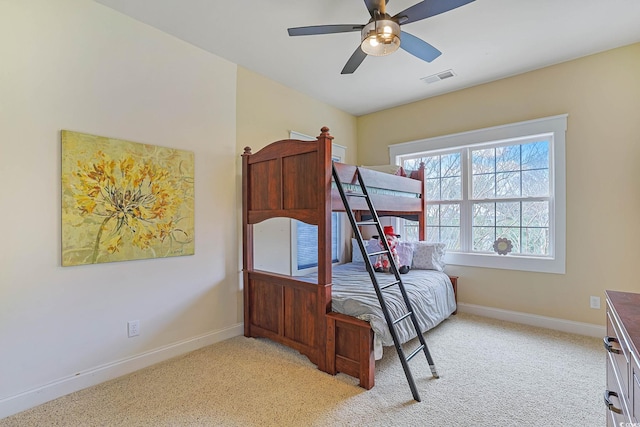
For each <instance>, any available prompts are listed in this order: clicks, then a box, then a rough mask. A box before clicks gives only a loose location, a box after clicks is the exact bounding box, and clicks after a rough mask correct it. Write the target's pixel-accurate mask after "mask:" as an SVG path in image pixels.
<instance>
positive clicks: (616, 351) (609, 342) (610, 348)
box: [603, 336, 621, 354]
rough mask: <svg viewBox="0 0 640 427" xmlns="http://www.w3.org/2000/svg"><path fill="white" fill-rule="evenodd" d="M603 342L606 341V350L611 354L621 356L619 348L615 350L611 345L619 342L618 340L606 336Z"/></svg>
mask: <svg viewBox="0 0 640 427" xmlns="http://www.w3.org/2000/svg"><path fill="white" fill-rule="evenodd" d="M603 341H604V348H606V349H607V351H608V352H609V353H615V354H620V353H621V351H620V349H619V348H614V347H613V346H612V345H611V343H612V342H619V341H618V340H617V339H616V338H614V337H610V336H606V337H604V339H603Z"/></svg>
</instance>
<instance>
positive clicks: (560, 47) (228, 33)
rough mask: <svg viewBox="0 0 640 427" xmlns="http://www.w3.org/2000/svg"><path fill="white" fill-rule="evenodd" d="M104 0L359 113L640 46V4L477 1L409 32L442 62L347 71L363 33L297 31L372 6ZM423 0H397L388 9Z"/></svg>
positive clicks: (355, 17) (347, 0)
mask: <svg viewBox="0 0 640 427" xmlns="http://www.w3.org/2000/svg"><path fill="white" fill-rule="evenodd" d="M95 1H96V2H98V3H102V4H104V5H106V6H108V7H111V8H113V9H115V10H118V11H120V12H122V13H124V14H126V15H129V16H131V17H133V18H135V19H137V20H139V21H142V22H144V23H147V24H149V25H151V26H153V27H156V28H158V29H160V30H163V31H165V32H167V33H169V34H172V35H174V36H176V37H178V38H180V39H182V40H185V41H187V42H189V43H192V44H194V45H196V46H198V47H200V48H202V49H205V50H207V51H209V52H212V53H214V54H216V55H218V56H220V57H222V58H225V59H227V60H229V61H231V62H233V63H236V64H238V65H241V66H242V67H245V68H247V69H249V70H252V71H254V72H256V73H259V74H261V75H264V76H266V77H268V78H270V79H272V80H275V81H277V82H280V83H282V84H284V85H286V86H288V87H291V88H293V89H296V90H298V91H300V92H303V93H306V94H308V95H310V96H312V97H313V98H315V99H318V100H320V101H323V102H325V103H327V104H330V105H333V106H335V107H337V108H339V109H341V110H343V111H346V112H348V113H351V114H353V115H356V116H359V115H362V114H367V113H371V112H374V111H379V110H383V109H385V108H390V107H394V106H397V105H401V104H406V103H408V102H412V101H417V100H420V99H424V98H428V97H432V96H435V95H440V94H443V93H446V92H451V91H454V90H458V89H461V88H465V87H470V86H474V85H478V84H482V83H486V82H490V81H493V80H497V79H501V78H504V77H507V76H512V75H515V74H520V73H523V72H526V71H531V70H534V69H537V68H541V67H545V66H548V65H552V64H556V63H559V62H563V61H567V60H571V59H575V58H578V57H581V56H585V55H589V54H592V53H596V52H601V51H604V50H608V49H612V48H615V47H619V46H624V45H628V44H631V43H635V42H640V0H476V1H474V2H472V3H470V4H467V5H465V6H462V7H460V8H458V9H454V10H452V11H449V12H446V13H443V14H441V15H438V16H434V17H431V18H427V19H425V20H423V21H419V22H414V23H410V24H407V25H403V26H402V30H403V31H406V32H408V33H411V34H413V35H415V36H417V37H420V38H422V39H424V40H425V41H427V42H429V43H430V44H432V45H433V46H435V47H436V48H438V49H439V50H441V51H442V55H441V56H440V57H438V58H436V59H435V60H434V61H433V62H431V63H427V62H423V61H421V60H419V59H417V58H415V57H414V56H412V55H410V54H409V53H407V52H405V51H404V50H402V49H400V50H398V51H397V52H395V53H393V54H391V55H389V56H384V57H371V56H369V57H367V58H366V59H365V60H364V62H363V63H362V65H360V67H359V68H358V69H357V70H356V72H355V73H354V74H352V75H341V74H340V71H341V70H342V67H343V66H344V64H345V63H346V61H347V60H348V59H349V57H350V56H351V54H352V53H353V51H354V50H355V49H356V47H357V46H358V44H359V42H360V33H359V32H352V33H341V34H327V35H315V36H300V37H289V36H288V34H287V28H289V27H299V26H307V25H324V24H365V23H366V22H367V21H368V19H369V13H368V11H367V9H366V7H365V4H364V1H363V0H321V1H318V0H315V1H311V0H306V1H305V0H224V1H223V0H95ZM427 1H428V0H427ZM416 2H417V1H416V0H389V2H388V4H387V13H389V14H390V15H395V14H396V13H398V12H400V11H402V10H404V9H406V8H407V7H409V6H412V5H413V4H415V3H416ZM449 69H451V70H453V72H454V73H455V74H456V76H455V77H453V78H450V79H447V80H443V81H440V82H437V83H434V84H426V83H425V82H423V81H422V80H420V79H421V78H422V77H427V76H430V75H433V74H436V73H439V72H442V71H445V70H449ZM638 72H640V70H638ZM604 77H605V76H603V78H604Z"/></svg>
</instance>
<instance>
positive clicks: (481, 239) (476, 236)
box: [473, 227, 496, 252]
mask: <svg viewBox="0 0 640 427" xmlns="http://www.w3.org/2000/svg"><path fill="white" fill-rule="evenodd" d="M495 240H496V238H495V228H493V227H473V250H474V251H475V252H493V242H494V241H495Z"/></svg>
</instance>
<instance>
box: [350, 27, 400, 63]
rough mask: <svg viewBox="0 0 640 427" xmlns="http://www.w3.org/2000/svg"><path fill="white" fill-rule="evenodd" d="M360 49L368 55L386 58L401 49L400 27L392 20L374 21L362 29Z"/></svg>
mask: <svg viewBox="0 0 640 427" xmlns="http://www.w3.org/2000/svg"><path fill="white" fill-rule="evenodd" d="M361 34H362V43H361V44H360V47H361V48H362V50H363V51H364V53H366V54H367V55H373V56H384V55H389V54H390V53H393V52H395V51H396V50H398V48H399V47H400V25H398V23H397V22H395V21H392V20H391V19H380V20H377V19H376V20H373V21H371V22H369V23H368V24H367V25H365V26H364V28H363V29H362V33H361Z"/></svg>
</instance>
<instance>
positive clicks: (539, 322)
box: [458, 302, 607, 338]
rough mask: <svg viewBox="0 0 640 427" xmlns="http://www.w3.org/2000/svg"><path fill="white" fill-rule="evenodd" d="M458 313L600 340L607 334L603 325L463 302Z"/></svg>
mask: <svg viewBox="0 0 640 427" xmlns="http://www.w3.org/2000/svg"><path fill="white" fill-rule="evenodd" d="M458 311H460V312H462V313H469V314H475V315H478V316H484V317H490V318H492V319H498V320H504V321H507V322H515V323H522V324H524V325H529V326H537V327H540V328H547V329H553V330H556V331H562V332H570V333H573V334H579V335H586V336H589V337H596V338H602V337H604V336H605V335H606V333H607V331H606V328H605V326H604V325H594V324H592V323H583V322H574V321H572V320H564V319H557V318H555V317H546V316H539V315H537V314H529V313H521V312H518V311H510V310H502V309H499V308H492V307H485V306H481V305H475V304H466V303H463V302H459V303H458Z"/></svg>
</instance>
